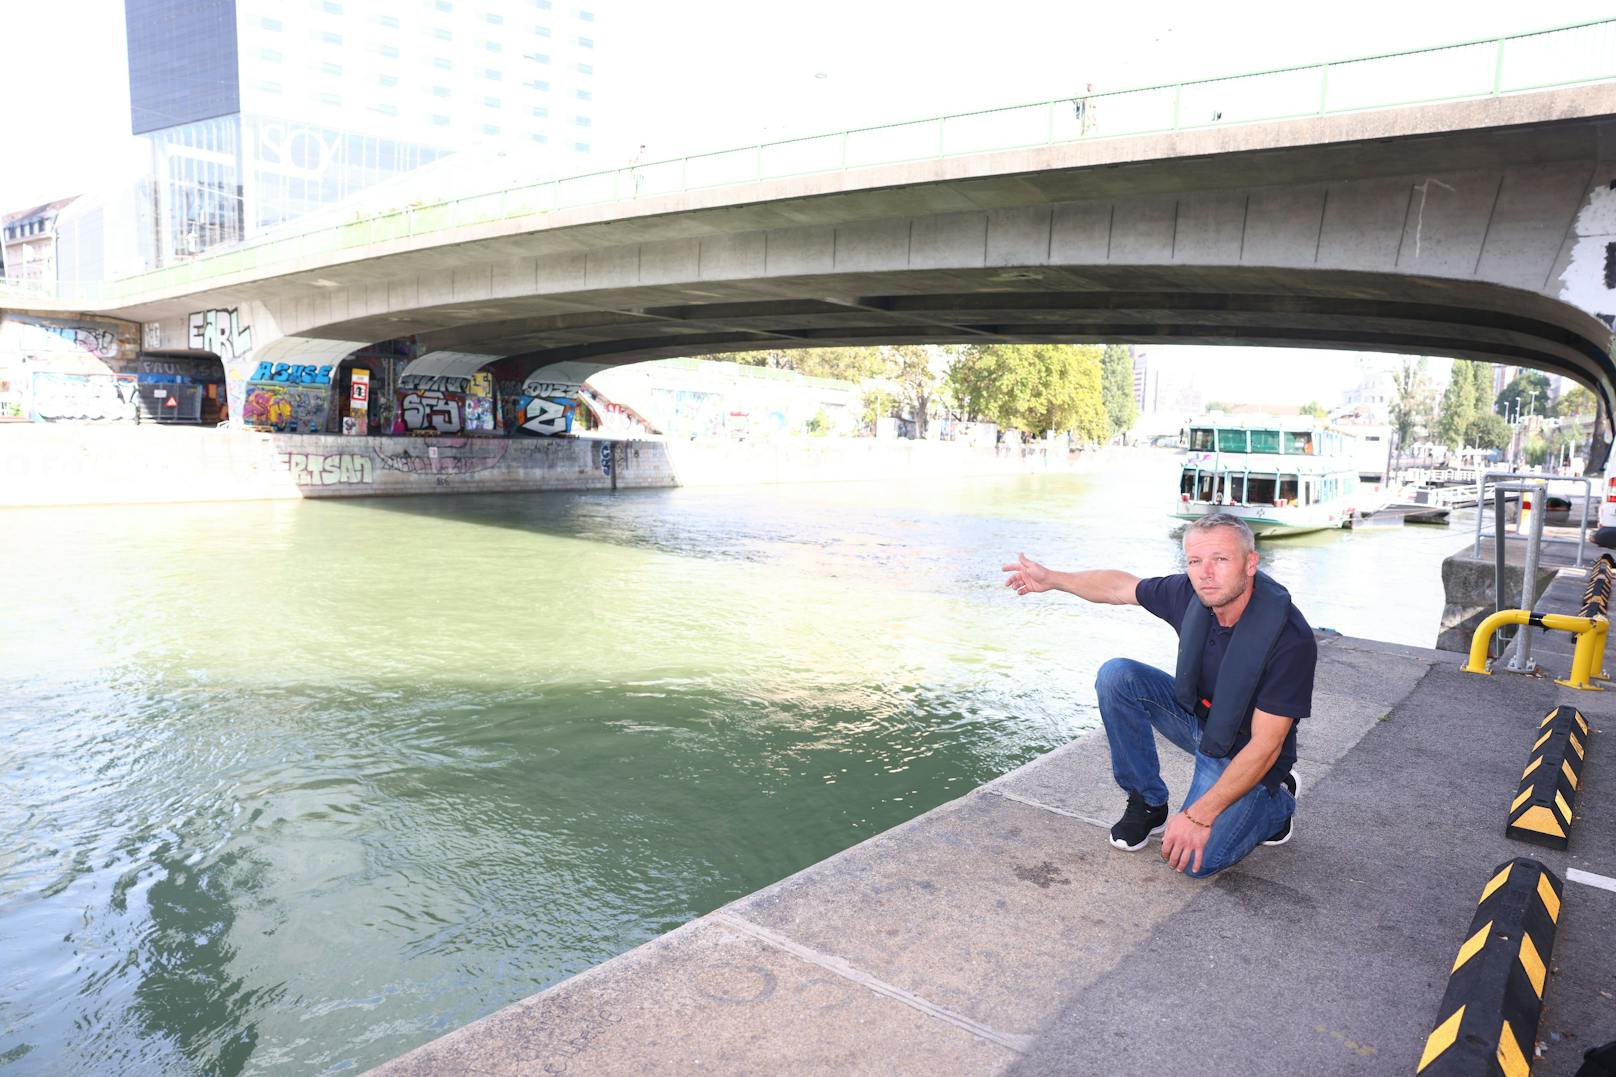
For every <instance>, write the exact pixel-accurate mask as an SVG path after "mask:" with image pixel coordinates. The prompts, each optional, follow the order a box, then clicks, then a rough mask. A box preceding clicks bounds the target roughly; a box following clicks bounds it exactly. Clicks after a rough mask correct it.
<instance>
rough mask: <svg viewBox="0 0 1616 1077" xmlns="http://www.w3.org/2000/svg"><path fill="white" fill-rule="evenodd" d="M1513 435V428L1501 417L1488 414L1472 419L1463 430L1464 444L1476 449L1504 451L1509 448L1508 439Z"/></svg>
mask: <svg viewBox="0 0 1616 1077" xmlns="http://www.w3.org/2000/svg"><path fill="white" fill-rule="evenodd" d="M1514 433H1515V430H1514V428H1513V427H1511V426H1510V425H1509V423H1507V422H1505V421H1504V417H1503V416H1502V415H1494V414H1493V413H1492V412H1490V411H1489V412H1488V413H1487V414H1486V415H1483V416H1482V417H1481V418H1479V419H1472V420H1471V421H1470V425H1469V426H1468V427H1467V428H1466V429H1465V436H1464V441H1465V444H1467V445H1471V446H1473V447H1475V448H1477V449H1505V448H1508V447H1509V439H1510V437H1511V436H1512V435H1513V434H1514Z"/></svg>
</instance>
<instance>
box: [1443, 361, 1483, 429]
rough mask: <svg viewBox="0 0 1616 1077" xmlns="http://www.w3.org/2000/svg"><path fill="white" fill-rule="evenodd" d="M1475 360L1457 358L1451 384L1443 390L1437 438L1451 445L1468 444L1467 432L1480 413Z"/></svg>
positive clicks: (1449, 382) (1454, 362)
mask: <svg viewBox="0 0 1616 1077" xmlns="http://www.w3.org/2000/svg"><path fill="white" fill-rule="evenodd" d="M1474 367H1475V364H1474V363H1469V362H1466V361H1465V360H1463V359H1455V360H1454V361H1453V373H1452V375H1451V376H1450V377H1449V378H1448V387H1447V389H1445V390H1444V391H1443V393H1442V404H1441V406H1440V407H1439V408H1438V409H1437V418H1436V436H1437V440H1438V441H1441V442H1442V444H1444V445H1446V446H1447V447H1448V448H1450V449H1457V448H1458V447H1459V446H1460V445H1462V444H1464V440H1465V432H1466V431H1467V430H1468V429H1469V428H1470V423H1471V421H1472V420H1473V419H1474V418H1475V417H1476V387H1475V386H1476V381H1475V373H1474Z"/></svg>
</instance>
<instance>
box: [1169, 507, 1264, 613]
mask: <svg viewBox="0 0 1616 1077" xmlns="http://www.w3.org/2000/svg"><path fill="white" fill-rule="evenodd" d="M1184 561H1185V565H1186V570H1187V571H1188V572H1189V577H1190V583H1191V584H1193V585H1194V587H1195V593H1196V595H1198V596H1199V597H1200V599H1201V601H1202V602H1203V603H1205V604H1206V606H1207V607H1209V608H1211V609H1214V610H1215V609H1218V608H1220V607H1223V606H1227V605H1228V604H1229V603H1231V602H1233V601H1234V600H1235V599H1237V598H1239V597H1240V596H1241V595H1243V594H1245V593H1246V588H1247V587H1249V586H1251V578H1252V577H1253V576H1255V575H1256V574H1257V555H1256V554H1255V553H1249V554H1248V553H1243V552H1242V551H1241V549H1240V536H1239V535H1238V534H1236V532H1235V530H1234V528H1232V527H1214V528H1212V529H1211V530H1209V531H1191V532H1188V533H1187V534H1186V535H1185V536H1184Z"/></svg>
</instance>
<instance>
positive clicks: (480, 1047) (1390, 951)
mask: <svg viewBox="0 0 1616 1077" xmlns="http://www.w3.org/2000/svg"><path fill="white" fill-rule="evenodd" d="M1460 661H1461V656H1459V655H1457V654H1453V653H1449V652H1442V651H1434V650H1425V649H1421V648H1412V647H1402V646H1397V645H1391V644H1379V643H1374V642H1370V641H1366V640H1359V639H1353V638H1348V637H1340V636H1325V637H1323V638H1322V639H1321V645H1320V663H1319V672H1318V685H1317V693H1316V696H1315V703H1314V714H1313V716H1312V717H1311V718H1309V719H1308V720H1307V721H1305V722H1304V723H1303V726H1302V730H1301V760H1300V762H1299V764H1298V767H1297V771H1298V775H1299V777H1300V780H1301V792H1300V798H1299V808H1298V813H1297V817H1296V837H1295V838H1294V839H1293V840H1292V841H1291V842H1290V843H1289V844H1287V845H1284V846H1279V847H1276V848H1263V847H1259V848H1258V850H1257V851H1256V852H1254V853H1253V854H1252V855H1251V856H1249V857H1247V858H1246V860H1244V861H1243V862H1241V863H1240V864H1238V865H1236V866H1235V867H1234V868H1231V869H1229V870H1228V871H1225V872H1223V873H1222V874H1220V875H1218V876H1216V877H1214V878H1212V879H1209V880H1202V881H1197V880H1193V879H1188V878H1184V877H1182V876H1180V875H1177V874H1176V873H1174V872H1173V871H1171V870H1170V869H1168V868H1167V867H1166V865H1165V864H1164V863H1163V862H1162V861H1161V859H1160V857H1159V855H1158V853H1159V845H1158V844H1157V843H1156V842H1152V844H1151V845H1150V846H1148V847H1147V849H1146V850H1144V851H1142V852H1139V853H1135V854H1129V853H1124V852H1121V851H1118V850H1116V849H1113V848H1111V847H1110V846H1109V845H1108V844H1107V843H1106V840H1105V838H1106V833H1105V830H1104V829H1103V828H1104V827H1108V826H1109V825H1110V823H1111V822H1112V821H1113V820H1114V818H1115V817H1116V816H1117V814H1118V813H1119V812H1120V810H1121V807H1122V799H1123V798H1122V796H1121V794H1120V793H1119V792H1118V791H1117V790H1116V788H1115V786H1114V785H1113V784H1112V782H1111V779H1110V774H1109V763H1108V759H1107V755H1106V749H1105V742H1104V739H1103V735H1101V734H1098V733H1096V734H1090V735H1087V736H1084V737H1082V738H1080V739H1078V740H1077V741H1075V742H1073V743H1072V744H1070V745H1067V746H1065V747H1063V748H1061V749H1058V750H1057V751H1054V752H1052V753H1050V754H1048V755H1046V756H1043V757H1042V758H1039V759H1037V760H1034V761H1033V762H1031V763H1029V764H1027V765H1026V766H1024V767H1022V768H1020V769H1019V770H1016V771H1014V772H1012V773H1010V774H1008V775H1005V776H1004V777H1002V778H1000V779H998V780H996V781H994V782H992V783H989V784H988V785H986V786H983V787H982V788H980V789H977V790H975V791H973V792H972V793H970V794H968V795H967V796H965V797H963V798H961V799H960V800H956V801H953V802H951V803H949V804H945V805H942V806H940V807H938V808H936V809H935V810H933V811H931V812H928V813H927V814H925V815H923V816H921V817H919V818H917V819H914V820H911V821H910V822H908V823H905V824H903V825H902V826H899V827H896V828H894V829H893V830H890V831H888V832H886V833H884V834H881V835H878V836H877V837H875V838H872V839H870V840H868V841H866V842H863V843H862V844H860V845H857V846H855V847H853V848H851V849H848V850H845V851H844V852H842V853H840V854H838V855H836V856H834V857H831V858H830V859H828V860H826V861H824V862H822V863H820V864H816V865H814V866H812V867H810V868H807V869H806V870H804V871H802V872H799V873H798V874H796V875H794V876H792V877H790V878H788V879H785V880H783V881H781V882H779V883H776V884H775V885H773V886H771V887H768V888H766V889H764V890H762V891H759V892H758V893H756V894H753V895H751V896H749V897H746V898H743V899H741V900H739V901H736V902H734V903H732V904H730V905H728V906H725V907H724V908H722V909H719V910H717V911H716V912H713V913H711V914H709V915H707V916H704V917H702V918H700V919H698V920H696V921H693V922H692V923H690V924H687V925H685V926H684V927H681V928H679V929H678V930H676V931H673V932H670V933H669V934H667V935H665V936H663V937H662V938H660V939H657V940H654V941H652V942H650V943H648V944H646V945H644V946H641V947H639V948H638V949H635V950H633V951H630V952H629V953H626V954H623V955H622V956H620V957H617V958H615V959H613V960H611V961H608V962H606V963H604V964H602V965H600V966H597V967H596V968H594V969H591V970H589V971H588V972H585V973H583V974H581V975H579V976H575V977H573V978H572V979H570V980H567V981H565V982H563V983H561V984H558V985H556V986H555V987H552V988H550V989H549V990H547V991H545V992H543V993H541V994H538V995H535V996H533V997H532V998H529V999H526V1000H524V1001H521V1002H518V1003H516V1004H514V1005H512V1006H510V1007H507V1008H506V1009H504V1010H501V1011H499V1012H497V1013H495V1014H493V1015H491V1016H489V1017H487V1018H484V1019H483V1020H481V1021H479V1022H476V1023H474V1024H472V1025H470V1026H468V1027H466V1028H463V1029H461V1030H459V1031H457V1032H454V1033H451V1034H449V1035H447V1036H445V1037H443V1038H442V1039H439V1040H436V1041H433V1042H431V1043H428V1044H426V1045H424V1046H422V1047H420V1048H418V1049H417V1050H415V1051H413V1052H411V1053H409V1054H407V1055H405V1056H403V1057H402V1058H400V1059H397V1060H395V1061H393V1062H391V1063H389V1064H387V1065H386V1066H383V1067H381V1068H380V1069H379V1070H378V1071H376V1072H378V1073H382V1074H386V1075H388V1077H406V1075H415V1074H437V1073H511V1074H516V1073H559V1072H564V1073H572V1074H580V1073H605V1074H616V1073H681V1074H683V1073H735V1074H740V1073H837V1074H844V1073H846V1074H889V1073H890V1074H907V1073H917V1074H998V1073H1005V1074H1018V1075H1020V1074H1028V1075H1031V1074H1105V1075H1132V1074H1138V1075H1147V1074H1148V1075H1152V1077H1156V1075H1169V1074H1197V1075H1199V1074H1209V1073H1210V1074H1224V1073H1229V1074H1381V1073H1386V1074H1393V1073H1397V1074H1408V1073H1412V1072H1413V1070H1414V1066H1415V1065H1416V1063H1417V1062H1418V1060H1419V1057H1420V1053H1421V1051H1422V1049H1423V1047H1424V1042H1425V1038H1426V1036H1427V1034H1428V1033H1429V1032H1430V1031H1431V1028H1432V1026H1433V1024H1434V1022H1435V1019H1436V1016H1437V1005H1438V1002H1439V1001H1440V999H1441V996H1442V993H1443V989H1444V987H1445V984H1446V980H1447V976H1448V972H1449V970H1450V968H1451V966H1452V964H1453V960H1454V955H1455V954H1456V953H1457V951H1458V947H1459V944H1460V942H1461V941H1463V936H1464V934H1465V931H1466V929H1467V927H1468V926H1469V923H1470V917H1471V914H1472V912H1473V911H1474V908H1475V905H1476V901H1477V899H1478V897H1479V896H1480V893H1481V888H1482V886H1483V885H1484V884H1485V883H1486V881H1487V879H1488V878H1489V877H1490V876H1491V875H1492V873H1493V870H1494V868H1495V867H1496V866H1497V865H1498V864H1499V863H1501V862H1503V861H1505V860H1508V859H1509V858H1511V857H1513V856H1517V855H1526V856H1535V857H1537V858H1538V859H1540V860H1542V861H1543V862H1544V863H1545V864H1547V865H1548V866H1549V867H1550V868H1551V869H1552V870H1553V871H1554V872H1555V873H1556V874H1558V875H1559V876H1560V877H1561V878H1562V879H1565V878H1566V870H1567V869H1568V868H1571V867H1576V868H1581V869H1582V870H1583V871H1586V872H1592V873H1595V874H1597V875H1600V876H1606V877H1612V876H1616V826H1612V820H1613V819H1616V791H1613V789H1612V782H1611V779H1609V778H1608V777H1607V776H1606V775H1607V774H1608V773H1609V772H1610V771H1611V760H1612V757H1613V752H1616V749H1613V748H1612V746H1611V744H1610V743H1609V741H1610V738H1611V734H1612V732H1616V730H1612V729H1611V728H1610V727H1611V725H1612V723H1611V722H1610V721H1609V717H1610V714H1611V702H1612V697H1610V696H1607V695H1604V694H1602V693H1593V692H1573V691H1570V690H1568V689H1563V688H1560V687H1558V686H1556V685H1554V684H1553V683H1552V681H1550V680H1549V679H1547V678H1531V677H1516V676H1504V675H1498V676H1493V677H1480V676H1475V675H1472V674H1464V673H1461V672H1459V664H1460ZM1562 702H1563V703H1571V704H1574V705H1576V706H1578V707H1579V708H1581V709H1582V711H1583V713H1584V715H1586V716H1587V717H1588V719H1589V721H1590V723H1591V724H1592V725H1593V727H1594V728H1595V730H1596V731H1597V732H1595V734H1594V735H1593V737H1592V738H1591V743H1590V745H1589V756H1588V760H1587V763H1586V765H1585V768H1584V772H1583V788H1582V792H1581V794H1580V798H1579V800H1578V803H1577V810H1578V813H1579V815H1580V816H1585V817H1586V818H1585V819H1583V820H1582V821H1581V822H1579V823H1578V825H1577V828H1576V829H1574V830H1573V834H1572V840H1571V848H1570V850H1569V852H1567V853H1560V852H1555V851H1552V850H1547V849H1542V848H1539V847H1536V846H1523V845H1521V844H1519V843H1516V842H1512V841H1509V840H1507V839H1506V838H1505V837H1504V825H1505V811H1506V809H1507V807H1508V804H1509V801H1510V800H1511V798H1512V796H1513V795H1514V792H1515V790H1516V787H1517V783H1518V781H1519V778H1520V773H1521V768H1522V767H1523V765H1524V764H1525V762H1526V760H1527V758H1528V750H1529V748H1530V746H1531V744H1532V741H1533V740H1534V739H1535V731H1536V727H1537V724H1538V722H1539V721H1540V720H1541V719H1542V717H1543V715H1544V714H1545V713H1546V712H1547V711H1548V710H1549V709H1550V708H1551V707H1552V706H1554V705H1555V704H1557V703H1562ZM1163 762H1164V764H1166V765H1167V766H1166V770H1167V778H1168V782H1169V785H1170V786H1171V788H1172V789H1173V790H1174V793H1175V796H1177V795H1181V794H1182V792H1183V791H1184V790H1185V789H1186V788H1187V784H1188V774H1189V768H1188V765H1187V763H1188V760H1187V757H1184V756H1182V755H1181V754H1180V753H1178V752H1177V751H1176V749H1173V748H1172V747H1171V746H1166V745H1164V748H1163ZM1612 925H1616V892H1610V891H1607V890H1604V889H1600V888H1598V887H1596V886H1593V885H1588V884H1584V883H1578V882H1569V881H1568V882H1566V884H1565V901H1564V907H1563V911H1562V913H1561V918H1560V928H1559V932H1558V935H1557V938H1556V941H1555V944H1554V951H1553V956H1552V959H1551V966H1552V974H1551V976H1550V978H1549V986H1548V988H1547V990H1546V998H1545V1007H1544V1014H1543V1022H1542V1025H1541V1027H1540V1030H1539V1039H1540V1041H1541V1043H1542V1057H1541V1058H1540V1060H1539V1061H1538V1062H1537V1064H1536V1065H1535V1067H1534V1073H1536V1074H1537V1075H1538V1077H1553V1075H1561V1074H1567V1075H1568V1074H1572V1073H1574V1072H1575V1070H1576V1068H1577V1066H1578V1065H1579V1064H1580V1059H1581V1053H1582V1051H1583V1050H1584V1049H1585V1048H1587V1047H1589V1046H1592V1045H1594V1044H1597V1043H1602V1042H1604V1041H1606V1040H1610V1039H1616V998H1613V997H1612V996H1613V995H1616V975H1613V973H1616V951H1613V948H1612V947H1610V946H1609V945H1608V942H1609V939H1610V937H1611V936H1612V931H1611V928H1612Z"/></svg>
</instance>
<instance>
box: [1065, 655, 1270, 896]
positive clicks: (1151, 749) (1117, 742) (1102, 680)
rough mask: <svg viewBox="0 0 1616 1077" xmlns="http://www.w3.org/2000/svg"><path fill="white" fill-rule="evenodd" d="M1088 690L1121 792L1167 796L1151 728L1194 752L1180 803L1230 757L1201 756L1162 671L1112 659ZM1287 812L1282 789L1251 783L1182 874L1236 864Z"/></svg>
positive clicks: (1189, 720) (1155, 800)
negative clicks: (1195, 865) (1197, 863)
mask: <svg viewBox="0 0 1616 1077" xmlns="http://www.w3.org/2000/svg"><path fill="white" fill-rule="evenodd" d="M1094 688H1095V691H1096V692H1098V693H1099V697H1100V720H1101V721H1102V722H1104V723H1105V736H1106V739H1107V740H1108V741H1110V742H1111V774H1112V776H1113V777H1115V778H1116V780H1117V784H1118V785H1120V786H1122V788H1123V790H1124V791H1126V792H1128V793H1137V794H1138V795H1139V796H1142V797H1144V799H1145V801H1146V802H1147V803H1150V804H1166V803H1167V799H1168V793H1167V784H1166V783H1165V782H1163V781H1162V777H1161V762H1160V760H1158V759H1157V757H1156V738H1155V737H1154V736H1153V735H1152V734H1151V730H1152V729H1153V728H1154V729H1158V730H1160V731H1161V734H1162V736H1164V737H1166V738H1167V739H1168V740H1170V741H1172V742H1173V743H1174V744H1176V745H1178V746H1179V747H1180V748H1182V749H1184V750H1185V751H1186V752H1189V753H1190V754H1191V755H1193V756H1194V757H1195V775H1194V777H1192V778H1191V779H1190V790H1189V793H1188V794H1187V795H1186V796H1185V797H1184V807H1186V808H1187V807H1189V806H1190V805H1192V804H1194V803H1195V802H1196V801H1197V800H1199V799H1200V798H1201V795H1202V794H1203V793H1205V792H1206V791H1207V790H1208V789H1210V788H1212V785H1213V783H1214V782H1216V781H1217V780H1218V779H1219V778H1220V777H1222V775H1223V771H1224V768H1226V767H1227V766H1228V765H1229V762H1230V760H1232V759H1233V758H1234V755H1233V754H1231V755H1229V756H1228V757H1227V758H1224V759H1214V758H1212V757H1211V756H1209V755H1203V754H1202V753H1201V750H1200V748H1201V723H1200V722H1199V721H1197V720H1196V717H1195V715H1193V714H1191V713H1190V712H1189V711H1186V710H1185V709H1184V708H1183V707H1180V706H1179V705H1178V700H1176V699H1174V698H1173V678H1172V676H1171V675H1170V674H1167V673H1164V672H1162V671H1161V670H1159V669H1156V668H1155V667H1154V666H1147V665H1145V664H1144V663H1143V662H1135V661H1134V660H1133V659H1131V658H1113V659H1111V660H1110V661H1109V662H1107V663H1106V664H1105V665H1103V666H1101V667H1100V673H1099V676H1097V677H1096V678H1095V679H1094ZM1295 810H1296V798H1295V797H1293V796H1291V792H1290V790H1289V789H1286V788H1285V787H1284V786H1280V787H1279V788H1277V789H1274V790H1270V789H1269V788H1268V787H1267V786H1266V785H1264V784H1263V783H1262V782H1261V781H1259V782H1258V783H1257V784H1256V785H1254V786H1252V787H1251V788H1250V789H1249V790H1247V791H1246V794H1245V795H1244V796H1242V797H1241V798H1240V799H1239V800H1237V801H1235V802H1234V803H1233V804H1230V805H1229V806H1228V807H1227V808H1225V809H1224V810H1223V813H1222V814H1220V815H1219V816H1218V817H1217V819H1216V820H1215V821H1214V822H1213V824H1212V836H1211V837H1210V838H1209V839H1208V840H1207V843H1206V851H1205V853H1203V854H1202V858H1201V870H1199V871H1189V872H1186V874H1189V875H1194V876H1196V877H1197V878H1200V877H1204V876H1207V875H1212V874H1215V873H1217V872H1219V871H1222V870H1223V869H1224V868H1226V867H1228V866H1230V865H1231V864H1234V863H1236V862H1238V861H1239V860H1240V858H1241V857H1243V856H1245V855H1246V854H1247V853H1249V852H1251V850H1253V849H1255V848H1256V847H1257V844H1258V843H1259V842H1261V841H1263V840H1265V839H1267V838H1269V837H1271V836H1273V835H1274V834H1275V833H1276V832H1277V831H1278V830H1279V828H1280V827H1281V826H1283V825H1284V824H1285V820H1286V819H1288V818H1290V816H1291V813H1292V812H1294V811H1295Z"/></svg>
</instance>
